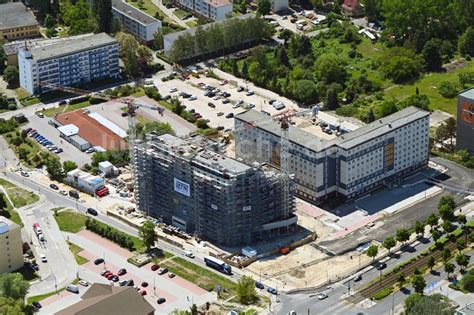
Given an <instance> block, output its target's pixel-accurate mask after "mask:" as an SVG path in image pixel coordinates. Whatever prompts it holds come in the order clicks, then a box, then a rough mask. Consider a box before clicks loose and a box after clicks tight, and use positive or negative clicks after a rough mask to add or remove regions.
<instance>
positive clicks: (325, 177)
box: [235, 107, 429, 203]
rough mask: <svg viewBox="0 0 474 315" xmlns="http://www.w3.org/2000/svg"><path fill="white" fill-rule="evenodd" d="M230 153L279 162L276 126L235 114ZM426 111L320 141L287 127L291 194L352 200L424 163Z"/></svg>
mask: <svg viewBox="0 0 474 315" xmlns="http://www.w3.org/2000/svg"><path fill="white" fill-rule="evenodd" d="M235 130H236V156H237V158H239V159H242V160H243V161H245V162H247V163H251V162H254V161H257V162H260V163H270V164H272V165H276V166H277V167H278V166H279V165H280V158H281V157H280V147H279V143H280V135H281V131H280V125H279V124H278V123H277V122H275V121H273V120H272V119H271V118H270V117H268V116H266V115H264V114H262V113H259V112H257V111H254V110H249V111H247V112H244V113H242V114H239V115H237V116H236V117H235ZM428 143H429V113H428V112H425V111H422V110H420V109H417V108H414V107H409V108H406V109H404V110H401V111H399V112H397V113H395V114H393V115H390V116H387V117H385V118H382V119H380V120H377V121H375V122H373V123H370V124H368V125H366V126H364V127H361V128H359V129H356V130H354V131H351V132H349V133H346V134H343V135H341V136H339V137H338V138H335V139H333V140H325V139H321V138H318V137H317V136H315V135H313V134H311V133H308V132H306V131H304V130H301V129H299V128H296V127H293V126H290V129H289V154H290V155H289V157H288V165H289V170H290V172H291V174H293V175H294V178H295V184H296V195H297V196H298V197H300V198H302V199H305V200H307V201H309V202H312V203H319V202H321V201H323V200H324V199H326V198H328V197H329V196H332V195H338V196H341V197H343V198H346V199H351V198H355V197H357V196H360V195H362V194H364V193H366V192H368V191H370V190H373V189H375V188H377V187H380V186H382V185H390V184H391V183H393V182H397V181H399V179H400V178H402V177H404V176H406V175H407V174H411V173H413V172H414V171H416V170H417V169H419V168H422V167H424V166H426V165H427V163H428V153H429V148H428Z"/></svg>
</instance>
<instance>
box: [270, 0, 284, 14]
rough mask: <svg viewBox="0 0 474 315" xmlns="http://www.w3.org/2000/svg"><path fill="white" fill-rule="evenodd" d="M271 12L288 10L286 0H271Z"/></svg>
mask: <svg viewBox="0 0 474 315" xmlns="http://www.w3.org/2000/svg"><path fill="white" fill-rule="evenodd" d="M270 3H271V5H272V11H273V12H280V11H285V10H288V0H271V1H270Z"/></svg>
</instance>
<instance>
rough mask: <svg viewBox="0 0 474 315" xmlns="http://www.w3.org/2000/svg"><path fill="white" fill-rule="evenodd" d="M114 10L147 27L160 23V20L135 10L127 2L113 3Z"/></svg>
mask: <svg viewBox="0 0 474 315" xmlns="http://www.w3.org/2000/svg"><path fill="white" fill-rule="evenodd" d="M112 8H113V9H115V10H117V11H120V12H121V13H122V14H124V15H126V16H128V17H130V18H132V19H134V20H137V21H139V22H141V23H143V24H145V25H148V24H153V23H156V22H160V20H157V19H155V18H154V17H152V16H151V15H149V14H146V13H145V12H143V11H141V10H139V9H137V8H135V7H134V6H133V5H131V4H128V3H126V2H125V1H121V0H114V1H112Z"/></svg>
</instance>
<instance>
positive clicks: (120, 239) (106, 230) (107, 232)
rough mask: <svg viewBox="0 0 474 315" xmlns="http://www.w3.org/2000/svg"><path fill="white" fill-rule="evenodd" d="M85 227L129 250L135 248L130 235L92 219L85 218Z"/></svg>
mask: <svg viewBox="0 0 474 315" xmlns="http://www.w3.org/2000/svg"><path fill="white" fill-rule="evenodd" d="M86 229H88V230H89V231H92V232H94V233H96V234H99V235H100V236H103V237H105V238H107V239H109V240H111V241H112V242H114V243H116V244H118V245H120V247H124V248H127V249H128V250H129V251H134V250H135V249H136V248H135V243H134V242H133V239H132V237H131V236H130V235H127V234H125V233H123V232H121V231H119V230H117V229H115V228H112V227H110V226H108V225H105V224H103V223H100V222H98V221H96V220H94V219H91V218H88V219H87V221H86Z"/></svg>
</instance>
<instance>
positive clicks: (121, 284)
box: [119, 280, 128, 287]
mask: <svg viewBox="0 0 474 315" xmlns="http://www.w3.org/2000/svg"><path fill="white" fill-rule="evenodd" d="M127 282H128V280H120V281H119V285H120V286H121V287H123V286H124V285H126V284H127Z"/></svg>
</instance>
